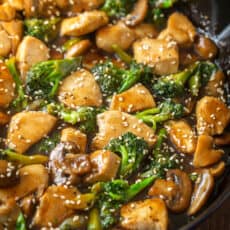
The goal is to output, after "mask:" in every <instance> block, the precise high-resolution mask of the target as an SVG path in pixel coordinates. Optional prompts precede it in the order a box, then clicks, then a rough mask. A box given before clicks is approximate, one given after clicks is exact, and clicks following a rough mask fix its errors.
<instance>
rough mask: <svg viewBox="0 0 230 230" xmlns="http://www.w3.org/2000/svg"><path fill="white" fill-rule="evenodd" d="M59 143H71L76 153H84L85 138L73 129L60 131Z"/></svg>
mask: <svg viewBox="0 0 230 230" xmlns="http://www.w3.org/2000/svg"><path fill="white" fill-rule="evenodd" d="M61 141H62V142H66V143H71V144H72V143H73V144H74V145H75V146H76V147H77V150H78V152H80V153H85V151H86V144H87V136H86V135H85V134H84V133H82V132H80V131H79V130H77V129H74V128H70V127H69V128H65V129H63V130H62V131H61Z"/></svg>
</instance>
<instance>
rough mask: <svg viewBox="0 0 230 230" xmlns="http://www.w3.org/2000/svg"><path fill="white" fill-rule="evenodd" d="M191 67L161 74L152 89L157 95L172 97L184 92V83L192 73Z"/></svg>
mask: <svg viewBox="0 0 230 230" xmlns="http://www.w3.org/2000/svg"><path fill="white" fill-rule="evenodd" d="M192 73H193V69H190V68H189V69H186V70H184V71H182V72H179V73H176V74H172V75H168V76H163V77H161V78H160V79H158V81H157V82H156V83H155V84H154V85H153V91H154V93H155V94H156V95H157V96H161V97H166V98H174V97H178V96H181V95H183V94H184V88H185V84H186V82H187V81H188V79H189V77H190V76H191V75H192Z"/></svg>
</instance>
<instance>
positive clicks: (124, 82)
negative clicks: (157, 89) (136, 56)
mask: <svg viewBox="0 0 230 230" xmlns="http://www.w3.org/2000/svg"><path fill="white" fill-rule="evenodd" d="M92 73H93V74H94V76H95V79H96V81H97V82H98V84H99V85H100V88H101V91H102V93H103V95H104V96H105V97H108V96H111V95H113V94H114V93H121V92H124V91H125V90H127V89H129V88H131V87H132V86H133V85H135V84H136V83H138V82H142V81H143V80H146V79H147V78H152V70H151V68H149V67H147V66H145V65H143V64H137V63H136V62H131V64H130V65H129V69H122V68H119V67H117V66H115V65H114V64H113V63H112V62H111V61H106V62H104V63H100V64H97V65H96V66H95V67H93V68H92Z"/></svg>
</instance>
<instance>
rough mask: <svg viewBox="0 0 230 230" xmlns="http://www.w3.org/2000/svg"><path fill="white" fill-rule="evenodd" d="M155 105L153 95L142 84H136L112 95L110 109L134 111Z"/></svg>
mask: <svg viewBox="0 0 230 230" xmlns="http://www.w3.org/2000/svg"><path fill="white" fill-rule="evenodd" d="M155 106H156V103H155V101H154V98H153V96H152V95H151V93H150V92H149V90H148V89H147V88H146V87H144V86H143V85H142V84H137V85H135V86H133V87H132V88H130V89H128V90H126V91H125V92H123V93H120V94H116V95H114V96H113V98H112V101H111V104H110V109H111V110H119V111H122V112H128V113H132V112H136V111H138V110H144V109H148V108H153V107H155Z"/></svg>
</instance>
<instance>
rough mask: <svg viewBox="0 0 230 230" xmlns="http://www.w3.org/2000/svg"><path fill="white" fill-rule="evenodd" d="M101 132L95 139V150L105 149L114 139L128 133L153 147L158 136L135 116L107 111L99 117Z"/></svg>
mask: <svg viewBox="0 0 230 230" xmlns="http://www.w3.org/2000/svg"><path fill="white" fill-rule="evenodd" d="M97 125H98V127H99V132H98V133H97V134H96V137H95V138H94V139H93V143H92V148H93V149H103V148H104V147H105V146H106V145H107V144H108V143H109V141H110V140H111V139H112V138H117V137H119V136H121V135H123V134H125V133H127V132H131V133H133V134H135V135H136V136H139V137H142V138H144V139H145V141H146V142H147V143H148V144H149V146H150V147H151V146H153V145H154V143H155V142H156V136H155V133H154V131H153V129H152V128H150V127H149V126H147V125H146V124H144V123H143V122H141V121H140V120H139V119H137V118H136V117H135V116H132V115H129V114H127V113H124V112H120V111H112V110H111V111H106V112H104V113H101V114H99V115H97Z"/></svg>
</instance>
